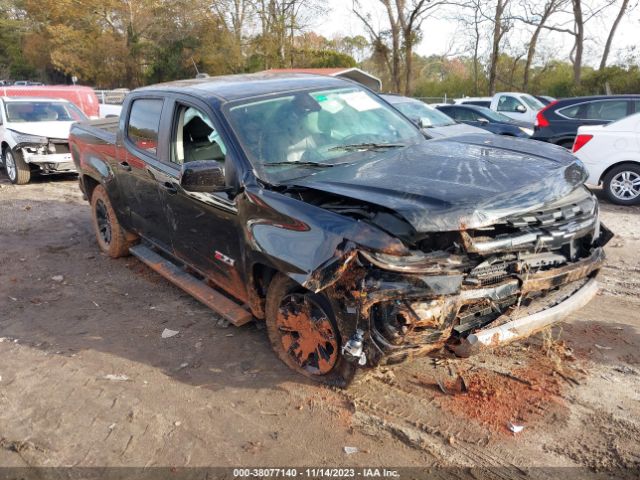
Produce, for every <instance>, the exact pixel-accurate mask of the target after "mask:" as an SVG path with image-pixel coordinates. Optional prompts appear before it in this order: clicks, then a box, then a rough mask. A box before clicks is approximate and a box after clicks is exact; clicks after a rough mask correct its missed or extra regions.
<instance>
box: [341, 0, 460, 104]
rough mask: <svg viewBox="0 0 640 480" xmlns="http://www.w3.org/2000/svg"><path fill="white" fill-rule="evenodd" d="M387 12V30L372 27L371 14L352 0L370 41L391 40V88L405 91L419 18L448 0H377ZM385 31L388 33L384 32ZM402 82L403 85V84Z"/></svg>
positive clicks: (408, 88)
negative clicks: (381, 30) (382, 30)
mask: <svg viewBox="0 0 640 480" xmlns="http://www.w3.org/2000/svg"><path fill="white" fill-rule="evenodd" d="M378 1H379V2H380V4H381V5H382V7H383V8H384V11H385V13H386V15H387V19H388V22H389V30H388V32H380V31H379V30H378V29H376V28H374V27H373V25H372V21H371V15H370V14H365V13H363V8H362V5H361V4H360V1H359V0H353V8H352V10H353V12H354V14H355V15H356V16H357V17H358V18H359V19H360V21H361V22H362V23H363V25H364V26H365V28H366V30H367V31H368V33H369V36H370V37H371V43H372V44H373V45H374V46H375V45H376V44H378V45H380V44H381V43H382V42H384V40H385V39H386V38H390V41H391V48H390V53H391V58H390V59H388V60H389V61H388V65H389V69H390V71H389V73H390V75H391V81H392V83H393V87H394V89H395V91H397V92H400V91H404V93H405V95H409V94H410V93H411V91H412V80H413V48H414V46H415V45H416V43H417V42H418V40H419V38H420V32H421V29H422V24H423V22H424V21H425V20H426V19H427V18H428V17H429V15H431V14H432V13H433V12H435V11H436V10H437V9H438V8H440V7H443V6H444V5H447V4H449V3H450V2H449V1H448V0H378ZM387 33H388V34H387ZM403 86H404V88H403Z"/></svg>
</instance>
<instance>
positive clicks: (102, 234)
mask: <svg viewBox="0 0 640 480" xmlns="http://www.w3.org/2000/svg"><path fill="white" fill-rule="evenodd" d="M91 213H92V220H93V229H94V231H95V234H96V240H97V241H98V245H99V246H100V250H102V251H103V252H104V253H106V254H107V255H109V256H110V257H112V258H118V257H123V256H125V255H128V254H129V247H130V246H131V245H132V242H131V241H129V240H128V239H127V233H126V232H125V231H124V229H123V228H122V227H121V226H120V223H119V222H118V218H117V217H116V212H115V211H114V210H113V207H112V206H111V201H110V200H109V196H108V195H107V191H106V190H105V188H104V187H103V186H102V185H98V186H97V187H96V188H95V189H94V190H93V193H92V195H91Z"/></svg>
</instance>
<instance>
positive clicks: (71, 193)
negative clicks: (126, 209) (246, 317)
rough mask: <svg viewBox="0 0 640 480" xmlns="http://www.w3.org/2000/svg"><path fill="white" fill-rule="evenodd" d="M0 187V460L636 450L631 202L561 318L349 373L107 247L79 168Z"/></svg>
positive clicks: (559, 454) (279, 461) (260, 459)
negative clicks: (293, 361)
mask: <svg viewBox="0 0 640 480" xmlns="http://www.w3.org/2000/svg"><path fill="white" fill-rule="evenodd" d="M0 187H1V188H0V246H1V248H0V340H1V341H0V358H1V359H2V361H0V465H2V466H105V465H109V466H139V467H142V466H280V467H281V466H303V465H304V466H348V465H353V466H380V467H394V466H476V467H480V468H482V472H483V473H484V474H486V475H489V476H492V475H495V476H500V478H507V477H513V478H525V477H526V473H527V472H526V471H524V470H517V469H516V470H511V469H509V470H504V469H502V468H501V467H505V466H506V467H510V466H516V467H519V468H520V469H523V468H526V467H533V466H547V467H548V466H552V467H558V466H581V467H587V468H589V469H594V470H606V469H611V468H619V467H624V468H629V467H635V468H640V415H639V414H640V255H639V254H638V252H640V207H632V208H629V207H616V206H613V205H611V204H608V203H606V201H605V200H602V219H603V222H604V223H606V225H607V226H608V227H609V228H610V229H612V230H613V231H614V232H615V233H616V238H614V239H613V240H612V241H611V242H610V244H609V245H608V247H607V254H608V261H607V265H606V267H605V268H604V271H603V274H602V275H601V286H602V292H601V294H600V295H599V296H598V297H596V299H595V300H594V301H593V302H591V303H590V304H589V305H588V306H587V307H586V308H585V309H583V310H582V311H580V312H578V313H577V314H575V315H573V316H572V317H571V318H570V319H569V321H567V322H565V323H564V324H562V326H561V327H558V328H555V329H553V331H551V332H543V333H541V334H539V335H536V336H535V337H534V338H532V339H530V340H528V341H523V342H519V343H516V344H513V345H510V346H507V347H503V348H501V349H499V350H496V351H495V352H493V353H488V352H485V353H483V354H481V355H480V356H477V357H474V358H470V359H465V360H461V359H455V358H453V357H452V356H450V355H448V354H443V355H441V356H440V357H439V358H424V359H419V360H416V361H413V362H410V363H407V364H403V365H400V366H396V367H393V368H381V369H378V370H376V371H372V372H369V373H367V374H365V375H361V376H359V377H358V378H357V379H356V381H355V382H354V384H353V385H352V386H351V387H350V388H349V389H348V390H342V391H341V390H334V389H330V388H327V387H323V386H319V385H316V384H313V383H311V382H309V381H307V380H306V379H304V378H302V377H301V376H297V375H295V374H294V373H293V372H291V371H290V370H288V369H287V367H285V366H284V365H283V364H281V363H280V361H279V360H278V359H277V358H276V357H275V355H274V354H273V353H272V351H271V348H270V346H269V343H268V340H267V337H266V333H265V331H264V329H263V328H262V325H256V324H253V323H252V324H250V325H247V326H244V327H241V328H235V327H232V326H231V327H227V326H226V325H225V324H224V323H223V322H221V321H219V319H218V317H217V316H216V315H215V314H213V313H212V312H211V311H210V310H208V309H207V308H206V307H204V306H202V305H201V304H199V303H198V302H197V301H195V300H193V299H191V298H190V297H189V296H188V295H187V294H185V293H183V292H181V291H180V290H178V289H177V288H175V287H173V286H172V285H171V284H170V283H169V282H167V281H166V280H164V279H163V278H161V277H160V276H158V275H157V274H155V273H154V272H152V271H151V270H149V269H148V268H147V267H145V266H144V265H143V264H141V263H140V262H139V261H137V260H136V259H134V258H131V257H129V258H124V259H119V260H112V259H109V258H107V257H105V256H104V255H102V254H101V253H100V251H99V249H98V247H97V245H96V243H95V240H94V236H93V232H92V229H91V223H90V212H89V207H88V204H87V203H86V202H85V201H83V200H82V198H81V195H80V192H79V190H78V187H77V180H76V179H75V178H74V177H67V178H50V179H36V180H35V181H33V182H32V183H31V184H29V185H26V186H21V187H15V186H13V185H11V184H9V182H8V181H7V180H6V177H0ZM165 328H168V329H171V330H176V331H178V332H179V333H178V334H177V335H176V336H173V337H170V338H162V337H161V334H162V332H163V330H164V329H165ZM508 422H512V423H513V424H516V425H524V427H525V428H524V430H523V431H521V432H520V433H517V434H514V433H511V432H510V431H509V430H508V428H507V424H508ZM346 446H348V447H356V448H357V449H358V451H357V453H353V454H349V455H348V454H346V453H345V451H344V447H346ZM529 474H530V477H529V478H531V477H533V478H535V477H536V472H535V471H532V472H529Z"/></svg>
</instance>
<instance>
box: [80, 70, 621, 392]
mask: <svg viewBox="0 0 640 480" xmlns="http://www.w3.org/2000/svg"><path fill="white" fill-rule="evenodd" d="M70 146H71V152H72V155H73V159H74V162H75V163H76V166H77V168H78V171H79V172H80V187H81V188H82V191H83V192H84V194H85V196H86V198H87V199H88V200H89V201H90V203H91V209H92V213H93V223H94V227H95V232H96V237H97V241H98V244H99V246H100V248H101V249H102V250H103V251H104V252H106V253H107V254H109V255H110V256H112V257H119V256H122V255H127V254H129V253H131V254H133V255H135V256H136V257H138V258H139V259H140V260H142V261H143V262H145V263H146V264H147V265H149V266H150V267H151V268H153V269H154V270H156V271H158V272H159V273H160V274H162V275H164V276H165V277H167V278H168V279H170V280H171V281H172V282H173V283H175V284H176V285H178V286H179V287H181V288H183V289H185V290H186V291H188V292H189V293H191V294H192V295H193V296H194V297H195V298H197V299H198V300H200V301H201V302H203V303H205V304H206V305H208V306H210V307H211V308H213V309H214V310H216V311H217V312H218V313H219V314H220V315H222V316H224V317H225V318H227V319H228V320H229V321H230V322H232V323H234V324H235V325H242V324H244V323H246V322H249V321H251V320H253V319H255V320H257V321H262V320H264V321H265V322H266V330H267V333H268V337H269V340H270V342H271V344H272V346H273V348H274V350H275V352H276V353H277V355H278V356H279V357H280V358H281V359H282V360H283V361H284V362H285V363H286V364H287V365H289V366H290V367H291V368H293V369H294V370H296V371H298V372H300V373H302V374H304V375H307V376H309V377H311V378H314V379H316V380H319V381H323V382H327V383H331V384H335V385H346V384H348V382H349V381H350V380H351V378H352V377H353V375H354V373H355V372H356V371H357V369H358V366H359V365H360V366H370V367H371V366H375V365H378V364H381V363H392V362H400V361H402V360H404V359H406V358H410V357H412V356H415V355H424V354H427V353H429V352H433V351H435V350H439V349H442V348H443V347H445V346H446V347H447V348H449V349H451V350H452V351H454V352H455V353H457V354H459V355H468V354H471V353H473V352H474V351H476V350H478V349H482V348H489V347H492V346H493V345H497V344H500V343H504V342H508V341H511V340H513V339H517V338H521V337H524V336H527V335H530V334H531V333H533V332H535V331H537V330H540V329H542V328H544V327H545V326H547V325H549V324H551V323H553V322H557V321H559V320H561V319H562V318H564V317H565V316H566V315H568V314H569V313H571V312H572V311H574V310H576V309H578V308H580V307H582V306H583V305H585V304H586V303H587V302H588V301H589V300H590V299H591V298H592V297H593V295H594V294H595V293H596V290H597V284H596V280H595V277H596V275H597V274H598V271H599V270H600V268H601V266H602V263H603V260H604V253H603V248H602V247H603V245H604V244H605V243H606V242H607V241H608V240H609V239H610V237H611V233H610V232H609V231H608V230H607V229H606V228H605V227H604V226H603V225H601V224H600V221H599V219H598V203H597V201H596V199H595V198H594V196H593V195H592V194H591V193H590V192H589V191H588V190H587V189H586V188H585V187H584V186H583V181H584V180H585V178H586V173H585V170H584V168H583V166H582V164H581V163H580V161H579V160H577V159H576V158H575V157H573V156H572V155H571V154H570V153H569V152H567V151H566V150H564V149H562V148H560V147H556V146H554V145H548V144H543V143H540V142H533V141H530V140H525V139H511V138H505V137H501V136H497V135H496V136H493V135H469V136H461V137H455V138H452V139H443V140H427V139H425V138H424V136H423V135H422V134H421V133H420V131H419V130H418V129H417V128H416V127H415V126H414V125H413V124H412V123H411V121H409V119H407V118H406V117H404V116H403V115H402V114H401V113H399V112H398V111H397V110H395V109H394V108H393V107H391V106H390V105H389V104H388V103H386V102H385V101H384V100H382V99H381V98H379V97H378V96H377V95H375V94H373V93H371V92H370V91H368V90H367V89H365V88H363V87H361V86H359V85H357V84H354V83H351V82H349V81H346V80H341V79H337V78H331V77H321V76H313V75H282V74H280V75H277V74H258V75H245V76H229V77H218V78H207V79H198V80H189V81H179V82H173V83H167V84H162V85H156V86H152V87H145V88H141V89H138V90H135V91H134V92H132V93H131V94H130V95H129V96H128V97H127V99H126V101H125V103H124V107H123V110H122V115H121V117H120V118H119V120H106V121H105V120H102V121H93V122H87V123H83V124H75V125H74V126H73V128H72V130H71V136H70Z"/></svg>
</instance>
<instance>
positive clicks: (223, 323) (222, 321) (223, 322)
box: [216, 318, 231, 328]
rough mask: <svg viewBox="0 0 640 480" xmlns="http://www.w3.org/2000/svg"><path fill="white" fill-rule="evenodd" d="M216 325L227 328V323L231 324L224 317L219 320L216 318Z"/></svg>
mask: <svg viewBox="0 0 640 480" xmlns="http://www.w3.org/2000/svg"><path fill="white" fill-rule="evenodd" d="M216 325H218V327H220V328H229V325H231V324H230V323H229V322H228V321H227V320H225V319H224V318H221V319H220V320H218V323H217V324H216Z"/></svg>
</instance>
